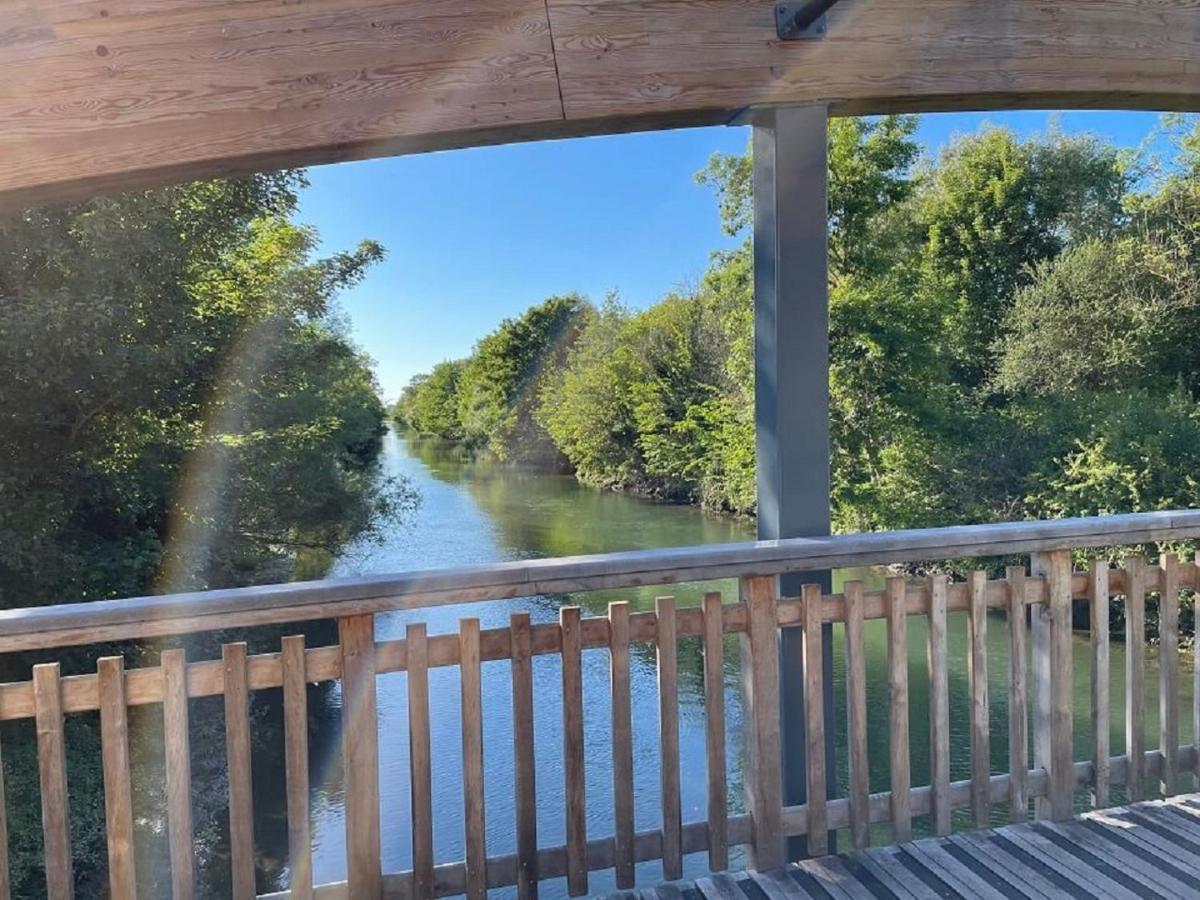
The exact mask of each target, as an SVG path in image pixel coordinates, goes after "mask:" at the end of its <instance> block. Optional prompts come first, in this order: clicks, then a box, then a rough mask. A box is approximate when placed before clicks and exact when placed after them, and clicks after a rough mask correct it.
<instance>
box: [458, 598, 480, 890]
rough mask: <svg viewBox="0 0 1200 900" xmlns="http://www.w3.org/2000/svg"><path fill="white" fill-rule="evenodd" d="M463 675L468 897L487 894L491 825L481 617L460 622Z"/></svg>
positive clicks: (459, 634) (464, 812)
mask: <svg viewBox="0 0 1200 900" xmlns="http://www.w3.org/2000/svg"><path fill="white" fill-rule="evenodd" d="M458 642H459V646H460V648H461V650H460V657H461V661H460V662H459V666H460V667H461V675H462V750H463V803H464V809H463V822H464V824H465V830H466V835H465V837H466V850H467V852H466V859H465V864H466V867H467V898H468V900H482V898H484V897H486V896H487V827H486V823H485V819H484V805H483V797H484V787H483V672H482V669H481V667H480V662H479V620H478V619H463V620H461V621H460V622H459V623H458Z"/></svg>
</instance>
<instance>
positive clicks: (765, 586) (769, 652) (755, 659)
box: [738, 576, 786, 869]
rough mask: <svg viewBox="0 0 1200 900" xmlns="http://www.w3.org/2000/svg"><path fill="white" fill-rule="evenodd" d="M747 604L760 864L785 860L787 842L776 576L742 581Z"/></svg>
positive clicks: (748, 697)
mask: <svg viewBox="0 0 1200 900" xmlns="http://www.w3.org/2000/svg"><path fill="white" fill-rule="evenodd" d="M738 591H739V594H740V596H741V601H742V603H743V604H744V605H745V607H746V618H747V625H746V633H745V635H744V636H743V640H742V692H743V698H742V703H743V709H744V713H743V715H744V717H745V719H744V720H745V728H746V736H745V741H746V766H747V768H746V771H747V772H749V773H750V775H749V777H747V778H746V779H745V783H746V807H747V809H748V810H749V812H750V815H751V816H752V817H753V819H754V844H753V846H752V847H751V848H750V858H751V860H752V862H753V864H754V866H756V867H757V868H759V869H774V868H778V867H779V866H781V865H783V864H784V862H786V856H785V853H784V843H783V823H782V819H783V809H782V807H783V803H782V800H783V771H782V767H781V764H780V753H781V749H780V747H781V744H780V725H779V632H778V628H777V627H776V613H775V607H776V593H777V579H776V578H773V577H761V576H760V577H756V578H743V579H741V580H740V581H739V582H738Z"/></svg>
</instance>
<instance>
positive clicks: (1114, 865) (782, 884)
mask: <svg viewBox="0 0 1200 900" xmlns="http://www.w3.org/2000/svg"><path fill="white" fill-rule="evenodd" d="M640 887H641V889H640V890H637V891H624V892H621V893H618V894H613V895H612V896H611V898H610V900H617V898H620V900H634V898H653V900H681V898H687V897H691V898H696V897H700V898H703V900H807V898H809V897H819V898H822V900H942V898H972V900H973V898H981V900H1058V898H1070V900H1142V898H1148V897H1159V898H1171V900H1174V898H1178V897H1198V896H1200V794H1188V795H1179V796H1176V797H1171V798H1168V799H1166V800H1151V801H1146V802H1141V803H1136V804H1133V805H1131V806H1126V807H1116V808H1113V809H1108V810H1098V811H1094V812H1088V813H1084V814H1083V815H1081V816H1077V817H1076V818H1074V819H1073V820H1068V821H1064V822H1051V821H1046V820H1042V821H1037V822H1024V823H1017V824H1011V825H1006V826H1004V827H1002V828H997V829H993V830H990V831H989V830H978V831H964V832H959V833H957V834H954V835H951V836H948V837H937V836H933V837H921V838H920V839H918V840H916V841H911V842H907V843H904V844H901V845H899V846H886V847H872V848H869V849H864V850H855V851H852V852H849V853H847V854H846V855H845V856H822V857H818V858H814V859H807V860H804V861H802V862H799V863H793V864H791V865H789V866H786V867H784V868H778V869H768V870H766V871H762V872H749V873H748V872H739V873H732V874H731V873H717V874H713V875H709V876H707V877H704V878H700V879H698V880H697V881H695V882H692V883H688V882H675V883H673V884H669V885H661V886H659V887H658V888H657V889H655V888H653V887H652V886H640Z"/></svg>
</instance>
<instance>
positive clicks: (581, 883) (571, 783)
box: [558, 606, 588, 897]
mask: <svg viewBox="0 0 1200 900" xmlns="http://www.w3.org/2000/svg"><path fill="white" fill-rule="evenodd" d="M558 624H559V627H560V628H561V629H562V704H563V781H564V795H565V797H566V807H567V808H566V825H567V829H566V830H567V893H568V894H570V895H571V896H572V897H578V896H581V895H582V894H586V893H587V892H588V865H587V801H586V792H585V788H586V784H587V782H586V778H587V775H586V772H585V767H584V756H585V749H584V748H585V745H584V735H583V645H582V642H581V640H580V634H579V632H580V611H579V607H578V606H564V607H562V608H561V609H560V610H559V611H558Z"/></svg>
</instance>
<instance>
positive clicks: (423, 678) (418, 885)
mask: <svg viewBox="0 0 1200 900" xmlns="http://www.w3.org/2000/svg"><path fill="white" fill-rule="evenodd" d="M404 642H405V644H406V645H407V647H408V766H409V778H410V779H411V781H410V794H411V799H412V858H413V878H412V895H413V897H430V896H432V895H433V764H432V760H431V758H430V746H429V641H428V637H427V635H426V630H425V623H424V622H409V623H408V627H407V629H406V630H405V638H404Z"/></svg>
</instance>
